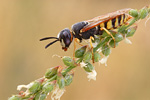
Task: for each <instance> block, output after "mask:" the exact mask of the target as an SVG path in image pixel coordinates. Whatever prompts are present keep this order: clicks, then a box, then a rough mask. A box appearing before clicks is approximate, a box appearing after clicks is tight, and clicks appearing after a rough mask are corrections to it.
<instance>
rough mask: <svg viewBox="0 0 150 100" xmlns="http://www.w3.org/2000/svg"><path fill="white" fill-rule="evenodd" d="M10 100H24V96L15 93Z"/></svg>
mask: <svg viewBox="0 0 150 100" xmlns="http://www.w3.org/2000/svg"><path fill="white" fill-rule="evenodd" d="M8 100H22V98H21V97H18V96H16V95H13V96H12V97H10V98H8Z"/></svg>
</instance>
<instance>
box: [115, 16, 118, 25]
mask: <svg viewBox="0 0 150 100" xmlns="http://www.w3.org/2000/svg"><path fill="white" fill-rule="evenodd" d="M115 27H118V17H116V22H115Z"/></svg>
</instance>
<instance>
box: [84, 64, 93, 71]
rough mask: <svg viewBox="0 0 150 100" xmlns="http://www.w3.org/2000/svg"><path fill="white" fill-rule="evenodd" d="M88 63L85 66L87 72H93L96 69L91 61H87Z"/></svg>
mask: <svg viewBox="0 0 150 100" xmlns="http://www.w3.org/2000/svg"><path fill="white" fill-rule="evenodd" d="M86 64H87V65H86V66H85V67H83V68H84V70H85V71H86V72H92V70H94V67H93V65H92V64H91V63H89V62H87V63H86Z"/></svg>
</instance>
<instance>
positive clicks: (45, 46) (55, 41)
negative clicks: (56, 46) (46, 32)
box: [45, 39, 59, 49]
mask: <svg viewBox="0 0 150 100" xmlns="http://www.w3.org/2000/svg"><path fill="white" fill-rule="evenodd" d="M57 41H59V40H58V39H57V40H55V41H53V42H51V43H49V44H48V45H46V46H45V49H46V48H48V47H49V46H50V45H52V44H53V43H55V42H57Z"/></svg>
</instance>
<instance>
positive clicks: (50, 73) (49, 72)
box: [45, 66, 59, 79]
mask: <svg viewBox="0 0 150 100" xmlns="http://www.w3.org/2000/svg"><path fill="white" fill-rule="evenodd" d="M58 68H59V66H56V67H53V68H49V69H47V71H46V73H45V77H46V78H48V79H50V78H52V77H53V76H55V75H56V74H57V70H58Z"/></svg>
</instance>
